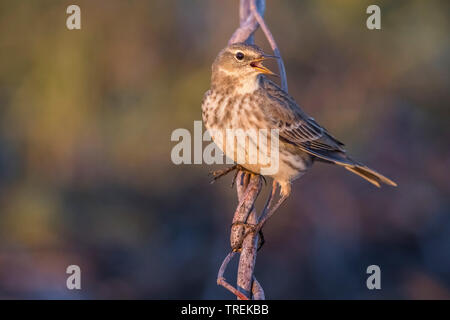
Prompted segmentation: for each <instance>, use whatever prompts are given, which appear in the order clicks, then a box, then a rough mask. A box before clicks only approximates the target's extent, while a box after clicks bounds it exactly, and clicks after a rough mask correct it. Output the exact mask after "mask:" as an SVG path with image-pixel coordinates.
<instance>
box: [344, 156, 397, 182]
mask: <svg viewBox="0 0 450 320" xmlns="http://www.w3.org/2000/svg"><path fill="white" fill-rule="evenodd" d="M337 164H340V163H338V162H337ZM340 165H343V166H344V168H345V169H347V170H348V171H351V172H353V173H354V174H357V175H358V176H360V177H362V178H364V179H366V180H367V181H369V182H370V183H372V184H373V185H375V186H377V187H378V188H380V184H381V183H385V184H388V185H390V186H394V187H396V186H397V184H396V183H395V182H394V181H392V180H391V179H389V178H387V177H385V176H383V175H382V174H379V173H378V172H376V171H375V170H372V169H370V168H368V167H366V166H363V165H348V164H340Z"/></svg>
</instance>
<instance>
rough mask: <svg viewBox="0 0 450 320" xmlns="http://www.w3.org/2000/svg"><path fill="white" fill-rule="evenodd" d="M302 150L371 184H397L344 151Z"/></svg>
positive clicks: (378, 185)
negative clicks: (341, 167)
mask: <svg viewBox="0 0 450 320" xmlns="http://www.w3.org/2000/svg"><path fill="white" fill-rule="evenodd" d="M303 150H304V151H306V152H308V153H309V154H311V155H313V156H315V157H316V158H315V159H317V160H319V161H324V162H328V163H334V164H337V165H340V166H343V167H344V168H345V169H347V170H348V171H351V172H353V173H354V174H357V175H358V176H360V177H361V178H364V179H366V180H367V181H369V182H370V183H372V184H373V185H375V186H377V187H378V188H380V186H381V183H385V184H387V185H390V186H394V187H396V186H397V184H396V183H395V182H394V181H392V180H391V179H389V178H387V177H385V176H383V175H382V174H380V173H378V172H376V171H375V170H373V169H370V168H369V167H367V166H365V165H363V164H362V163H360V162H357V161H355V160H353V159H352V158H350V157H349V156H348V155H347V154H346V153H345V152H339V151H331V152H330V151H328V150H320V152H319V150H316V149H312V148H303Z"/></svg>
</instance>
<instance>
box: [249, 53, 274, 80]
mask: <svg viewBox="0 0 450 320" xmlns="http://www.w3.org/2000/svg"><path fill="white" fill-rule="evenodd" d="M270 58H273V59H278V57H277V56H269V55H264V56H262V57H261V58H258V59H255V60H253V61H252V62H251V63H250V66H251V67H252V68H254V69H256V70H257V71H258V72H260V73H264V74H269V75H272V76H278V75H277V74H276V73H274V72H272V71H270V70H269V69H267V68H266V67H264V66H263V65H262V62H263V61H264V60H267V59H270Z"/></svg>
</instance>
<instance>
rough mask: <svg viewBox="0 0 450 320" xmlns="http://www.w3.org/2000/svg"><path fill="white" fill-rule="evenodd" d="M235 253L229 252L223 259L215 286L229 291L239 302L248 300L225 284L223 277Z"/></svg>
mask: <svg viewBox="0 0 450 320" xmlns="http://www.w3.org/2000/svg"><path fill="white" fill-rule="evenodd" d="M235 254H236V252H230V253H229V254H228V255H227V256H226V257H225V259H224V260H223V262H222V265H221V266H220V269H219V273H218V274H217V284H218V285H219V286H222V287H224V288H225V289H227V290H229V291H230V292H231V293H233V294H234V295H235V296H236V297H238V298H239V299H240V300H249V298H247V297H246V296H245V295H244V294H242V293H241V292H239V291H238V290H237V289H236V288H235V287H233V286H232V285H231V284H229V283H228V282H227V280H226V279H225V277H224V276H223V275H224V273H225V270H226V269H227V266H228V264H229V263H230V261H231V259H233V257H234V255H235Z"/></svg>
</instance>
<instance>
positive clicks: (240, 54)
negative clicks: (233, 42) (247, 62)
mask: <svg viewBox="0 0 450 320" xmlns="http://www.w3.org/2000/svg"><path fill="white" fill-rule="evenodd" d="M236 59H238V60H242V59H244V54H243V53H242V52H240V51H238V52H236Z"/></svg>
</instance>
